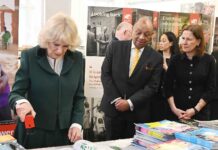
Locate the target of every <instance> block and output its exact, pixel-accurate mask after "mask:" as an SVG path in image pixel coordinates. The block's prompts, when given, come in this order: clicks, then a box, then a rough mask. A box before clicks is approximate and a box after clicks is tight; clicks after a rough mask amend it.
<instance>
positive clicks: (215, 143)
mask: <svg viewBox="0 0 218 150" xmlns="http://www.w3.org/2000/svg"><path fill="white" fill-rule="evenodd" d="M175 136H176V138H178V139H181V140H184V141H187V142H191V143H194V144H199V145H202V146H204V147H207V148H209V149H218V130H214V129H209V128H199V129H196V130H194V131H187V132H180V133H179V132H178V133H175Z"/></svg>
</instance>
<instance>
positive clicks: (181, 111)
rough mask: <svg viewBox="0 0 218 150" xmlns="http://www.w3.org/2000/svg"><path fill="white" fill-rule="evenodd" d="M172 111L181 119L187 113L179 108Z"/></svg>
mask: <svg viewBox="0 0 218 150" xmlns="http://www.w3.org/2000/svg"><path fill="white" fill-rule="evenodd" d="M172 111H173V113H174V114H175V115H176V116H177V117H178V119H181V118H182V117H183V115H184V114H185V111H184V110H182V109H179V108H174V109H173V110H172Z"/></svg>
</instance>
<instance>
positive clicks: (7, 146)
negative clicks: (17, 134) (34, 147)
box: [0, 134, 25, 150]
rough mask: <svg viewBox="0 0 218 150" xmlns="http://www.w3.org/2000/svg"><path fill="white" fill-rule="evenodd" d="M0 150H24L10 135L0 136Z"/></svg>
mask: <svg viewBox="0 0 218 150" xmlns="http://www.w3.org/2000/svg"><path fill="white" fill-rule="evenodd" d="M0 150H25V148H24V147H23V146H22V145H20V144H18V143H17V140H16V139H15V138H14V137H13V136H11V135H10V134H7V135H2V136H0Z"/></svg>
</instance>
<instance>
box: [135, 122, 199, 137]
mask: <svg viewBox="0 0 218 150" xmlns="http://www.w3.org/2000/svg"><path fill="white" fill-rule="evenodd" d="M135 128H136V130H137V131H140V132H142V133H143V134H146V135H149V136H152V137H154V138H157V139H159V140H161V141H168V140H172V139H175V136H174V133H176V132H183V131H192V130H194V129H196V128H197V127H193V126H190V125H187V124H183V123H178V122H175V121H169V120H163V121H159V122H152V123H138V124H135Z"/></svg>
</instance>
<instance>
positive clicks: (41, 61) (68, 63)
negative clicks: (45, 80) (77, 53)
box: [38, 51, 74, 75]
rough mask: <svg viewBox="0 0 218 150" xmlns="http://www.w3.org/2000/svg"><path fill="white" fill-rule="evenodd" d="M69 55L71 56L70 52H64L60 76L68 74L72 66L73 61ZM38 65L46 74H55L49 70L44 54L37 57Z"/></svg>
mask: <svg viewBox="0 0 218 150" xmlns="http://www.w3.org/2000/svg"><path fill="white" fill-rule="evenodd" d="M71 55H73V54H72V53H71V52H68V51H67V52H66V54H65V56H64V62H63V67H62V70H61V75H62V74H64V73H66V72H68V71H69V70H70V68H71V67H72V66H73V63H74V60H73V59H72V57H73V56H71ZM38 63H39V65H40V67H41V68H42V69H43V70H45V71H46V72H49V73H52V74H56V73H55V71H54V70H53V69H52V68H51V66H50V64H49V63H48V59H47V57H46V54H43V55H42V54H40V55H39V59H38Z"/></svg>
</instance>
